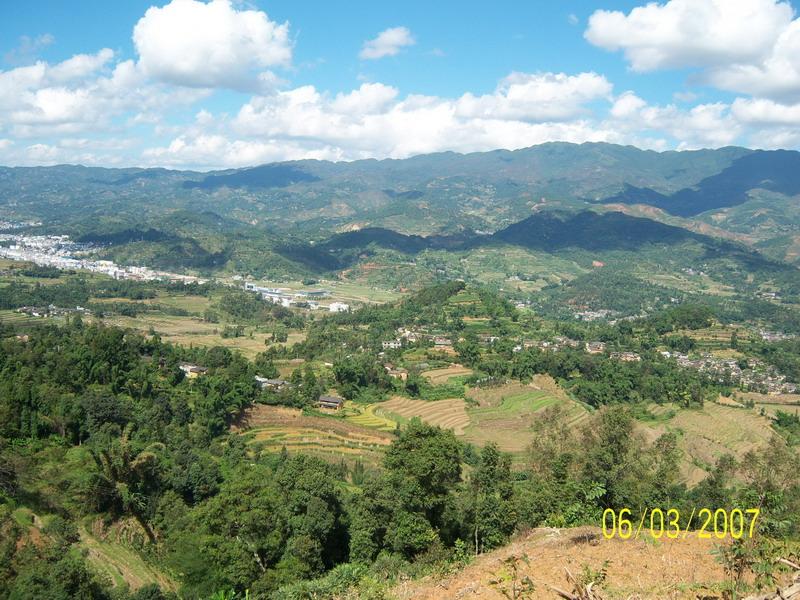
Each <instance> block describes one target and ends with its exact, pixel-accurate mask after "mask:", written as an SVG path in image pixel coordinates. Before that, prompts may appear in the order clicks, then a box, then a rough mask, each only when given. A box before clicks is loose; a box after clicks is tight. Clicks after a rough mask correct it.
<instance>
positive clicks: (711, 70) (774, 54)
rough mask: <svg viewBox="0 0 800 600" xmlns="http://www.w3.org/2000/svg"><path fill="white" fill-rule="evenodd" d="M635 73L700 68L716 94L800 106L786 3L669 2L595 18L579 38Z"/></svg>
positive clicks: (796, 28)
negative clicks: (621, 58) (615, 54)
mask: <svg viewBox="0 0 800 600" xmlns="http://www.w3.org/2000/svg"><path fill="white" fill-rule="evenodd" d="M584 36H585V37H586V39H587V40H588V41H589V42H591V43H592V44H594V45H596V46H599V47H601V48H604V49H606V50H610V51H619V50H621V51H622V52H623V53H624V54H625V57H626V59H627V60H628V62H629V63H630V66H631V68H632V69H633V70H634V71H639V72H645V71H654V70H657V69H665V68H685V67H698V68H700V69H701V77H700V80H701V81H702V82H704V83H708V84H711V85H713V86H716V87H718V88H721V89H724V90H729V91H734V92H740V93H745V94H749V95H757V96H766V97H770V98H774V99H784V100H785V99H787V98H800V19H795V14H794V10H793V8H792V6H791V4H790V3H789V2H786V1H785V0H736V1H732V0H669V1H668V2H666V3H665V4H657V3H650V4H647V5H645V6H639V7H637V8H634V9H633V10H631V12H630V13H628V14H625V13H622V12H620V11H607V10H598V11H596V12H595V13H594V14H592V16H591V17H590V18H589V26H588V28H587V29H586V32H585V33H584Z"/></svg>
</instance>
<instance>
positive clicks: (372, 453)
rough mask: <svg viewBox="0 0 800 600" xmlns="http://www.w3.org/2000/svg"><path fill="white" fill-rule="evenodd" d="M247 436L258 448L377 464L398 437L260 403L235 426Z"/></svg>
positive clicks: (253, 446) (325, 458) (331, 418)
mask: <svg viewBox="0 0 800 600" xmlns="http://www.w3.org/2000/svg"><path fill="white" fill-rule="evenodd" d="M233 430H234V431H236V432H238V433H240V434H242V435H245V436H247V439H248V442H249V444H250V446H251V448H253V449H254V450H256V451H260V452H280V451H281V450H282V449H283V448H286V450H287V451H288V452H290V453H304V454H310V455H313V456H318V457H320V458H322V459H324V460H327V461H330V462H336V463H338V462H340V461H342V460H344V461H345V462H355V461H356V460H358V459H360V460H363V461H364V462H365V463H367V464H372V465H377V464H379V463H380V461H381V457H382V454H383V450H384V449H385V448H386V446H388V445H389V444H390V443H391V441H392V440H393V439H394V436H392V435H391V434H390V433H388V432H385V431H381V430H380V429H372V428H368V427H365V426H362V425H359V424H356V423H354V422H353V421H351V420H349V419H343V418H339V417H336V416H331V417H322V416H308V415H304V414H303V412H302V411H301V410H298V409H294V408H286V407H280V406H264V405H257V406H254V407H253V408H251V409H249V410H248V411H247V412H246V413H245V415H244V417H242V419H241V420H240V421H239V422H238V423H237V424H236V425H235V426H234V428H233Z"/></svg>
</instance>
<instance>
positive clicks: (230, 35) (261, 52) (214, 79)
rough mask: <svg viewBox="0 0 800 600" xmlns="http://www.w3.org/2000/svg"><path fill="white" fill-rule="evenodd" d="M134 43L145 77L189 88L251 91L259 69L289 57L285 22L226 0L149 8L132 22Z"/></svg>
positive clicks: (185, 0) (187, 0) (176, 0)
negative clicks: (241, 7)
mask: <svg viewBox="0 0 800 600" xmlns="http://www.w3.org/2000/svg"><path fill="white" fill-rule="evenodd" d="M133 41H134V44H135V46H136V51H137V52H138V53H139V62H138V66H139V67H140V68H141V69H142V70H143V72H144V73H145V74H146V75H148V76H149V77H152V78H154V79H157V80H159V81H164V82H168V83H171V84H174V85H181V86H188V87H207V88H233V89H241V90H254V89H257V88H258V86H259V78H258V75H257V74H256V72H257V71H263V70H265V69H268V68H272V67H279V66H288V65H289V64H290V62H291V58H292V44H291V42H290V40H289V24H288V23H283V24H278V23H275V22H274V21H271V20H270V19H269V17H267V15H266V13H264V12H261V11H257V10H236V8H234V6H233V5H232V4H231V2H230V0H212V1H211V2H209V3H207V4H206V3H205V2H199V1H197V0H172V2H170V3H169V4H167V5H166V6H164V7H161V8H159V7H151V8H149V9H148V10H147V12H146V13H145V15H144V16H143V17H142V18H141V19H140V20H139V22H138V23H137V24H136V26H135V28H134V30H133ZM266 77H267V79H271V78H270V76H266Z"/></svg>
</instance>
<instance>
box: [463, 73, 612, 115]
mask: <svg viewBox="0 0 800 600" xmlns="http://www.w3.org/2000/svg"><path fill="white" fill-rule="evenodd" d="M611 90H612V85H611V83H610V82H609V81H608V80H607V79H606V78H605V77H603V76H602V75H598V74H596V73H579V74H578V75H567V74H565V73H534V74H528V73H512V74H511V75H509V76H508V77H506V78H505V79H504V80H503V81H502V82H501V83H500V85H499V86H498V88H497V89H496V90H495V92H494V93H493V94H487V95H484V96H473V95H472V94H470V93H467V94H464V95H463V96H462V97H461V98H460V99H459V100H458V103H457V105H456V111H457V113H458V115H460V116H464V117H480V118H486V119H493V118H495V119H516V120H520V121H548V120H561V119H568V118H572V117H575V116H577V115H579V114H581V113H582V112H584V110H585V105H586V103H588V102H590V101H592V100H596V99H600V98H609V97H610V95H611Z"/></svg>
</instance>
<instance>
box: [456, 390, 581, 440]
mask: <svg viewBox="0 0 800 600" xmlns="http://www.w3.org/2000/svg"><path fill="white" fill-rule="evenodd" d="M467 397H468V398H469V399H470V400H471V401H472V402H474V403H475V404H476V405H475V406H471V407H470V408H468V409H467V413H468V414H469V418H470V426H469V427H468V428H467V430H466V431H465V437H466V439H467V440H468V441H470V442H472V443H474V444H476V445H479V446H483V445H485V444H487V443H489V442H495V443H496V444H497V445H498V446H499V447H500V449H501V450H504V451H506V452H511V453H514V454H516V455H517V456H519V455H520V454H521V453H522V452H524V451H525V449H526V448H527V447H528V445H529V444H530V441H531V440H530V430H531V427H532V426H533V423H534V421H535V419H536V413H538V412H539V411H541V410H544V409H545V408H548V407H550V406H554V405H556V404H558V405H561V406H563V407H564V408H565V409H566V414H567V419H568V421H569V424H570V426H572V427H576V426H579V425H580V424H581V423H583V422H585V421H586V420H587V419H588V418H589V416H590V414H591V413H590V412H589V410H588V409H587V408H586V407H584V406H583V405H581V404H580V403H578V402H576V401H575V400H572V399H571V398H569V397H568V396H567V395H566V393H565V392H564V391H563V390H561V389H560V388H559V387H558V385H557V384H556V383H555V381H553V380H552V379H551V378H550V377H546V376H537V377H536V378H535V379H534V381H533V382H532V383H531V384H528V385H526V384H522V383H510V384H506V385H503V386H500V387H497V388H488V389H472V390H470V391H469V392H468V394H467Z"/></svg>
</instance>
